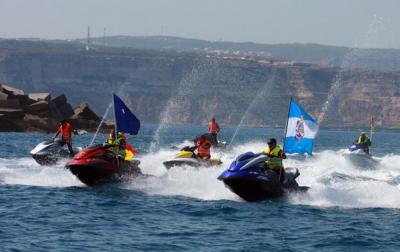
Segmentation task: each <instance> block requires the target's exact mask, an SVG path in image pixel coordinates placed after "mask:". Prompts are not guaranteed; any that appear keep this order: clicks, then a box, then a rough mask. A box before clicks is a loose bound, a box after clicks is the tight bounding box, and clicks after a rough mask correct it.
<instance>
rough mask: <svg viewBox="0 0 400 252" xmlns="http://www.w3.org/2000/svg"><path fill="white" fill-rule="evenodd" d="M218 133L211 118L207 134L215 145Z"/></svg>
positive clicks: (218, 129)
mask: <svg viewBox="0 0 400 252" xmlns="http://www.w3.org/2000/svg"><path fill="white" fill-rule="evenodd" d="M219 131H220V128H219V125H218V123H217V122H216V121H215V117H213V118H212V119H211V121H210V123H209V124H208V133H210V134H211V135H212V137H213V141H214V142H215V144H217V143H218V139H217V134H218V132H219Z"/></svg>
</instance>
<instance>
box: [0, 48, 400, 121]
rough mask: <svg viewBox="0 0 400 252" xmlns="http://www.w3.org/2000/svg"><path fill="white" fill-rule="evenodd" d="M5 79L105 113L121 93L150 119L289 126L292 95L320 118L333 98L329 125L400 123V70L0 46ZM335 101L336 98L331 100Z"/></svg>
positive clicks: (2, 78) (141, 115)
mask: <svg viewBox="0 0 400 252" xmlns="http://www.w3.org/2000/svg"><path fill="white" fill-rule="evenodd" d="M0 55H2V57H0V82H3V83H9V84H12V85H15V86H17V87H19V88H22V89H24V90H27V91H29V92H44V91H45V92H51V93H53V94H59V93H65V94H66V95H67V96H68V97H69V101H70V102H71V103H72V104H78V103H79V102H81V101H82V100H84V101H87V102H88V103H90V104H91V105H92V107H93V109H94V110H95V111H96V112H97V113H98V114H100V115H101V114H103V113H104V111H105V110H106V108H107V107H108V106H109V105H110V103H111V95H112V93H113V92H119V94H121V96H122V98H123V99H124V100H125V101H128V102H127V103H128V105H130V106H131V108H132V110H133V111H134V113H135V114H137V116H138V117H139V118H140V119H141V120H142V121H143V122H155V123H156V122H164V123H188V124H201V123H206V122H207V121H208V120H209V118H210V117H211V116H213V115H214V116H216V118H217V120H218V121H220V122H221V123H223V124H231V125H237V124H239V123H242V124H243V125H250V126H279V127H283V126H284V125H285V120H286V117H287V108H288V101H289V97H290V96H293V97H294V98H295V99H296V100H297V101H299V102H300V103H301V104H302V105H303V107H305V109H306V110H307V111H309V112H311V114H313V115H314V116H316V117H317V116H318V115H319V114H320V112H321V111H322V107H323V105H324V103H325V101H326V100H327V99H328V94H329V93H331V94H332V93H333V94H334V95H333V96H332V97H333V99H330V106H329V107H328V110H327V113H326V114H325V116H324V117H323V118H324V121H323V125H324V126H334V127H342V126H366V125H368V120H369V118H370V116H375V117H376V119H377V123H378V124H381V125H383V126H385V127H397V126H398V125H400V124H399V123H400V122H399V121H400V112H398V111H399V109H398V107H400V94H399V87H400V72H379V71H370V70H355V69H347V70H346V69H339V68H335V67H322V66H317V65H310V64H304V63H303V64H302V63H291V62H277V63H274V62H272V63H271V62H268V61H252V60H245V59H239V58H221V57H213V58H211V57H206V56H199V55H190V54H174V55H168V54H162V53H154V52H153V53H127V54H121V53H118V54H116V53H100V52H80V51H78V50H75V49H64V50H49V49H43V48H29V49H24V50H9V49H4V48H3V49H2V48H0ZM332 97H331V98H332Z"/></svg>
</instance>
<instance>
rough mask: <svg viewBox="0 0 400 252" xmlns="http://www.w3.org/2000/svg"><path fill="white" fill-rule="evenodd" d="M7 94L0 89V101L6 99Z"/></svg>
mask: <svg viewBox="0 0 400 252" xmlns="http://www.w3.org/2000/svg"><path fill="white" fill-rule="evenodd" d="M7 97H8V94H6V93H3V92H2V91H0V101H4V100H7Z"/></svg>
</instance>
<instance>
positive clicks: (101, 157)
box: [66, 144, 142, 186]
mask: <svg viewBox="0 0 400 252" xmlns="http://www.w3.org/2000/svg"><path fill="white" fill-rule="evenodd" d="M112 148H115V145H107V144H105V145H102V144H99V145H94V146H91V147H88V148H86V149H84V150H82V151H80V152H79V153H77V154H76V155H75V156H74V158H73V159H71V160H70V161H69V162H68V163H67V164H66V167H67V169H69V170H70V171H71V173H72V174H74V175H75V176H76V177H77V178H78V179H79V180H80V181H81V182H82V183H84V184H86V185H88V186H95V185H99V184H104V183H109V182H121V181H124V180H128V179H130V178H134V177H137V176H140V175H142V172H141V170H140V168H139V164H140V161H139V160H131V161H127V160H124V159H123V158H121V157H118V156H116V155H115V154H114V153H113V151H112Z"/></svg>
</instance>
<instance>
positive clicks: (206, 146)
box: [196, 139, 211, 157]
mask: <svg viewBox="0 0 400 252" xmlns="http://www.w3.org/2000/svg"><path fill="white" fill-rule="evenodd" d="M196 145H197V146H198V147H197V155H199V156H200V157H210V156H211V142H210V141H209V140H208V139H205V140H204V141H202V142H201V141H200V140H198V141H197V143H196Z"/></svg>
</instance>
